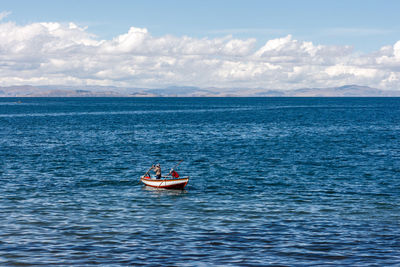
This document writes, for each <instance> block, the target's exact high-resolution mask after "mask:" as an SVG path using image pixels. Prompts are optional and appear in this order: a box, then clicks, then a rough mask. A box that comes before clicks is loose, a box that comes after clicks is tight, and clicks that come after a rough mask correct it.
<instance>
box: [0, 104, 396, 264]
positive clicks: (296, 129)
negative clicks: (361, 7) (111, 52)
mask: <svg viewBox="0 0 400 267" xmlns="http://www.w3.org/2000/svg"><path fill="white" fill-rule="evenodd" d="M180 160H183V162H182V163H181V164H180V165H179V167H178V168H177V171H178V172H179V174H180V175H181V176H186V175H188V176H190V180H189V183H188V185H187V186H186V188H185V190H162V189H150V188H147V187H145V186H143V185H142V184H140V183H139V178H140V176H141V175H143V174H144V173H145V172H146V171H147V170H148V169H149V167H150V166H151V165H152V164H155V163H160V164H161V167H162V169H163V172H164V174H166V173H167V172H168V171H169V169H170V168H171V167H173V166H174V165H175V164H176V163H177V162H179V161H180ZM399 201H400V98H0V265H4V266H12V265H17V266H25V265H43V266H49V265H78V266H91V265H108V266H109V265H113V266H127V265H135V266H136V265H145V266H146V265H149V266H312V265H323V266H329V265H332V266H333V265H335V266H336V265H339V266H371V265H375V266H388V265H400V204H399Z"/></svg>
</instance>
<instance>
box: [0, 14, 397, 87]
mask: <svg viewBox="0 0 400 267" xmlns="http://www.w3.org/2000/svg"><path fill="white" fill-rule="evenodd" d="M3 13H4V12H3ZM3 13H0V19H1V17H2V16H3V17H5V16H6V15H7V14H6V15H2V14H3ZM257 46H258V44H257V40H256V39H235V38H233V37H232V36H225V37H220V38H213V39H210V38H202V39H199V38H193V37H190V36H183V37H176V36H171V35H166V36H161V37H155V36H153V35H152V34H151V33H150V32H149V31H148V30H147V29H145V28H136V27H131V28H130V29H129V30H128V31H127V32H126V33H124V34H121V35H118V36H116V37H114V38H112V39H111V40H101V39H99V38H98V37H97V36H96V35H94V34H92V33H90V31H88V29H87V28H85V27H80V26H78V25H76V24H74V23H66V24H63V23H57V22H42V23H31V24H27V25H17V24H16V23H13V22H4V23H0V85H3V86H6V85H19V84H32V85H49V84H50V85H51V84H66V85H115V86H124V87H148V88H151V87H159V86H162V87H164V86H168V85H193V86H199V87H247V88H258V87H263V88H268V89H295V88H302V87H329V86H339V85H344V84H361V85H368V86H372V87H378V88H382V89H400V88H398V84H399V81H400V41H399V42H397V43H395V44H394V45H388V46H385V47H382V48H381V49H380V50H378V51H375V52H374V53H370V54H364V55H362V54H358V53H356V52H354V51H353V49H352V47H351V46H328V45H316V44H313V43H312V42H307V41H300V40H296V39H295V38H293V36H291V35H288V36H283V37H282V38H276V39H271V40H269V41H267V42H266V43H265V44H264V45H262V46H260V47H257Z"/></svg>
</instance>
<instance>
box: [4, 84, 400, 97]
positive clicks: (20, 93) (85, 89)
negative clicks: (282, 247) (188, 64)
mask: <svg viewBox="0 0 400 267" xmlns="http://www.w3.org/2000/svg"><path fill="white" fill-rule="evenodd" d="M226 96H231V97H400V90H397V91H393V90H392V91H387V90H380V89H376V88H371V87H368V86H359V85H345V86H340V87H328V88H303V89H294V90H268V89H262V88H257V89H244V88H198V87H192V86H170V87H166V88H160V89H146V88H124V87H114V86H31V85H23V86H8V87H0V97H226Z"/></svg>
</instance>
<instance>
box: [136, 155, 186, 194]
mask: <svg viewBox="0 0 400 267" xmlns="http://www.w3.org/2000/svg"><path fill="white" fill-rule="evenodd" d="M181 162H182V160H181V161H179V162H178V164H176V165H175V166H174V167H173V168H172V169H171V170H170V172H169V174H168V175H167V176H163V177H162V176H161V167H160V164H156V165H153V166H151V168H150V169H149V170H148V171H147V172H146V173H145V174H144V175H143V176H142V177H140V181H141V182H142V183H144V184H145V185H146V186H150V187H155V188H164V189H183V188H185V186H186V185H187V184H188V182H189V176H186V177H182V178H179V174H178V173H177V172H176V171H175V168H176V167H178V166H179V164H181ZM153 169H154V172H155V173H156V177H155V178H153V177H151V175H150V171H151V170H153Z"/></svg>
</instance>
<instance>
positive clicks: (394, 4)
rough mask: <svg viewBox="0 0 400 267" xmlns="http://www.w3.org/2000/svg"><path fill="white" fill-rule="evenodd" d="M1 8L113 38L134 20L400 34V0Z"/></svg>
mask: <svg viewBox="0 0 400 267" xmlns="http://www.w3.org/2000/svg"><path fill="white" fill-rule="evenodd" d="M1 9H2V10H3V11H10V12H11V14H10V15H9V16H8V18H7V19H9V20H13V21H15V22H17V23H19V24H27V23H32V22H41V21H57V22H60V21H61V22H62V21H63V22H71V21H72V22H75V23H77V24H78V25H82V26H88V29H89V30H90V31H91V32H93V33H95V34H96V35H98V36H99V37H100V38H112V37H113V36H115V35H117V34H122V33H124V32H126V31H127V30H128V29H129V28H130V27H131V26H135V27H144V28H147V29H148V30H149V31H150V32H152V34H153V35H156V36H162V35H166V34H172V35H176V36H183V35H188V36H193V37H198V38H203V37H216V36H223V35H228V34H232V35H233V36H234V37H237V38H249V37H253V38H256V39H257V41H258V43H259V45H262V44H263V42H265V41H267V40H269V39H271V38H276V37H282V36H286V35H287V34H292V35H293V37H294V38H297V39H300V40H309V41H313V42H314V43H318V44H326V45H329V44H332V45H352V46H354V48H355V49H356V50H358V51H362V52H368V51H372V50H376V49H379V48H380V47H381V46H383V45H388V44H393V43H394V42H396V41H397V40H398V39H399V36H400V23H399V13H400V1H393V0H382V1H377V0H347V1H343V0H335V1H321V0H317V1H314V0H312V1H311V0H308V1H307V0H304V1H298V0H297V1H293V0H292V1H288V0H280V1H266V0H261V1H260V0H248V1H244V0H243V1H237V0H229V1H226V0H217V1H215V0H214V1H210V0H202V1H187V0H186V1H183V0H173V1H172V0H171V1H168V0H164V1H152V0H147V1H145V0H141V1H134V0H131V1H129V0H128V1H101V0H84V1H77V0H67V1H64V0H57V1H54V0H50V1H49V0H47V1H44V0H39V1H32V0H28V1H22V0H12V1H4V0H3V1H2V4H1Z"/></svg>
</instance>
